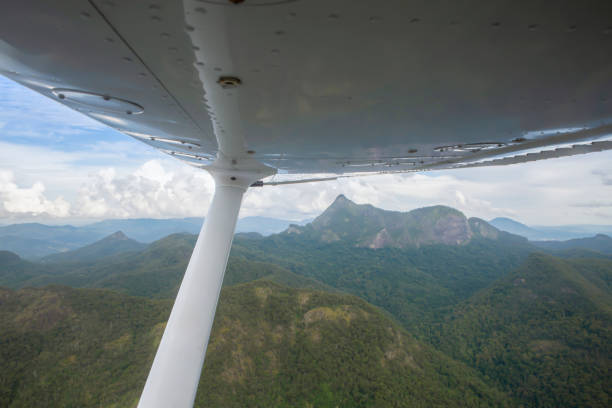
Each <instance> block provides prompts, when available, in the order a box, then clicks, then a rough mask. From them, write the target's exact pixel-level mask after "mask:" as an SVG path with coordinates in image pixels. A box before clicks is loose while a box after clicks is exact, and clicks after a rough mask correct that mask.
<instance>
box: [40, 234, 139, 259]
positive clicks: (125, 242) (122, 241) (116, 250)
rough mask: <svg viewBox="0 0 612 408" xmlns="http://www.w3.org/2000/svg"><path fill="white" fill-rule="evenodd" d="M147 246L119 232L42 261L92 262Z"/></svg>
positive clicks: (47, 257) (49, 256)
mask: <svg viewBox="0 0 612 408" xmlns="http://www.w3.org/2000/svg"><path fill="white" fill-rule="evenodd" d="M146 246H147V245H146V244H143V243H141V242H138V241H135V240H133V239H130V238H128V237H127V236H126V235H125V234H124V233H123V232H122V231H117V232H115V233H113V234H111V235H109V236H107V237H106V238H103V239H101V240H100V241H97V242H94V243H93V244H90V245H87V246H84V247H82V248H79V249H75V250H72V251H67V252H61V253H59V254H52V255H48V256H46V257H44V258H42V259H41V262H43V263H57V262H92V261H96V260H98V259H101V258H104V257H107V256H111V255H117V254H121V253H124V252H137V251H141V250H143V249H144V248H145V247H146Z"/></svg>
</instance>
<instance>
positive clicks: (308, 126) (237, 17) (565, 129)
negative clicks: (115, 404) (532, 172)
mask: <svg viewBox="0 0 612 408" xmlns="http://www.w3.org/2000/svg"><path fill="white" fill-rule="evenodd" d="M0 74H2V75H5V76H7V77H9V78H12V79H13V80H15V81H17V82H19V83H21V84H23V85H25V86H27V87H29V88H31V89H34V90H35V91H37V92H40V93H41V94H43V95H46V96H48V97H49V98H53V99H55V100H57V101H58V102H59V103H62V104H64V105H66V106H69V107H70V108H72V109H75V110H77V111H79V112H81V113H83V114H85V115H87V116H89V117H92V118H94V119H95V120H98V121H100V122H102V123H105V124H107V125H108V126H110V127H112V128H114V129H117V130H118V131H120V132H123V133H125V134H127V135H129V136H131V137H134V138H136V139H138V140H140V141H142V142H144V143H147V144H149V145H151V146H153V147H155V148H158V149H160V150H161V151H163V152H165V153H167V154H170V155H172V156H174V157H176V158H178V159H181V160H184V161H186V162H188V163H189V164H192V165H194V166H197V167H201V168H204V169H206V170H208V171H209V172H211V174H213V176H214V178H215V181H216V183H217V188H216V192H215V198H214V199H213V203H212V205H211V209H210V210H209V215H208V216H207V218H206V223H205V225H204V226H203V229H202V232H201V234H200V238H199V239H198V242H197V244H196V248H195V250H194V254H193V255H192V258H191V261H190V263H189V267H188V269H187V272H186V273H185V278H184V280H183V284H182V285H181V289H180V291H179V295H178V297H177V300H176V303H175V306H174V309H173V311H172V314H171V316H170V320H169V322H168V326H167V328H166V332H165V333H164V337H163V339H162V342H161V344H160V348H159V351H158V354H157V356H156V358H155V361H154V363H153V367H152V370H151V374H150V376H149V379H148V380H147V385H146V386H145V390H144V392H143V395H142V398H141V401H140V405H139V406H141V407H167V406H173V407H187V406H191V404H192V403H193V398H194V397H195V390H196V387H197V383H198V380H199V374H200V369H201V367H202V363H203V360H204V354H205V351H206V344H207V341H208V336H209V334H210V327H211V325H212V320H213V317H214V311H215V307H216V303H217V298H218V293H219V288H220V286H221V282H222V279H223V273H224V270H225V264H226V261H227V255H228V253H229V249H230V246H231V239H232V235H233V229H234V226H235V221H236V217H237V215H238V211H239V208H240V202H241V199H242V194H243V193H244V191H245V190H246V188H247V187H248V186H250V185H251V184H253V183H254V182H256V185H265V184H266V183H265V182H264V183H262V182H261V181H259V180H261V179H263V178H265V177H266V176H270V175H272V174H275V173H283V174H289V175H291V174H296V175H297V174H302V175H303V174H308V173H330V174H332V175H336V176H333V177H337V176H339V175H340V176H341V175H354V174H372V173H374V174H376V173H387V172H411V171H424V170H435V169H442V168H462V167H474V166H489V165H507V164H514V163H521V162H525V161H533V160H541V159H547V158H554V157H561V156H567V155H572V154H583V153H588V152H592V151H601V150H606V149H610V148H612V145H611V143H612V142H610V141H609V140H607V138H609V136H610V134H611V133H612V2H610V1H609V0H601V1H599V0H592V1H587V2H576V1H570V0H568V1H556V2H550V1H544V0H539V1H538V0H536V1H533V0H532V1H516V0H488V1H476V0H463V1H462V0H459V1H451V0H446V1H442V0H440V1H435V0H434V1H425V0H385V1H376V2H375V1H371V0H183V1H180V0H148V1H144V0H89V1H85V0H62V1H55V2H50V1H45V0H21V1H19V2H4V3H3V5H2V14H1V15H0ZM320 179H321V178H318V179H316V180H320ZM289 182H291V180H289ZM269 184H279V183H269Z"/></svg>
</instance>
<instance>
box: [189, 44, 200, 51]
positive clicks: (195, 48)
mask: <svg viewBox="0 0 612 408" xmlns="http://www.w3.org/2000/svg"><path fill="white" fill-rule="evenodd" d="M191 49H192V50H194V51H200V47H198V46H197V45H194V46H193V47H191Z"/></svg>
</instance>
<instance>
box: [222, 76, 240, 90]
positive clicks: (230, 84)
mask: <svg viewBox="0 0 612 408" xmlns="http://www.w3.org/2000/svg"><path fill="white" fill-rule="evenodd" d="M217 83H218V84H219V85H221V88H223V89H232V88H236V87H237V86H238V85H240V84H242V81H241V80H240V78H236V77H231V76H222V77H220V78H219V79H218V80H217Z"/></svg>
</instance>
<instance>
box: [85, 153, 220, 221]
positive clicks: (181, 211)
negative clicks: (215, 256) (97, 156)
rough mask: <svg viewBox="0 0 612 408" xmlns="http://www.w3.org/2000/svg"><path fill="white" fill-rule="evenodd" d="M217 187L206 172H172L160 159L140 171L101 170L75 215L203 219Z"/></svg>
mask: <svg viewBox="0 0 612 408" xmlns="http://www.w3.org/2000/svg"><path fill="white" fill-rule="evenodd" d="M213 189H214V186H213V182H212V179H211V178H210V176H208V175H207V174H206V173H205V172H203V171H199V172H196V171H192V170H191V169H190V168H188V167H186V166H185V167H182V168H181V167H179V168H177V170H175V171H171V170H168V169H167V168H164V166H163V165H162V164H161V163H160V162H159V161H158V160H150V161H148V162H146V163H144V164H143V165H142V166H141V167H139V168H138V169H136V171H134V172H132V173H128V174H123V175H122V174H118V173H117V171H116V170H115V169H113V168H107V169H103V170H100V171H97V172H95V173H93V174H91V175H90V177H89V179H88V180H87V181H86V182H85V184H84V185H83V186H82V187H81V188H80V190H79V194H78V198H77V200H76V204H75V206H74V213H75V214H78V215H79V216H81V217H86V218H128V217H155V218H159V217H189V216H203V215H204V214H205V213H206V209H207V208H208V205H209V201H210V198H211V196H212V192H213Z"/></svg>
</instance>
